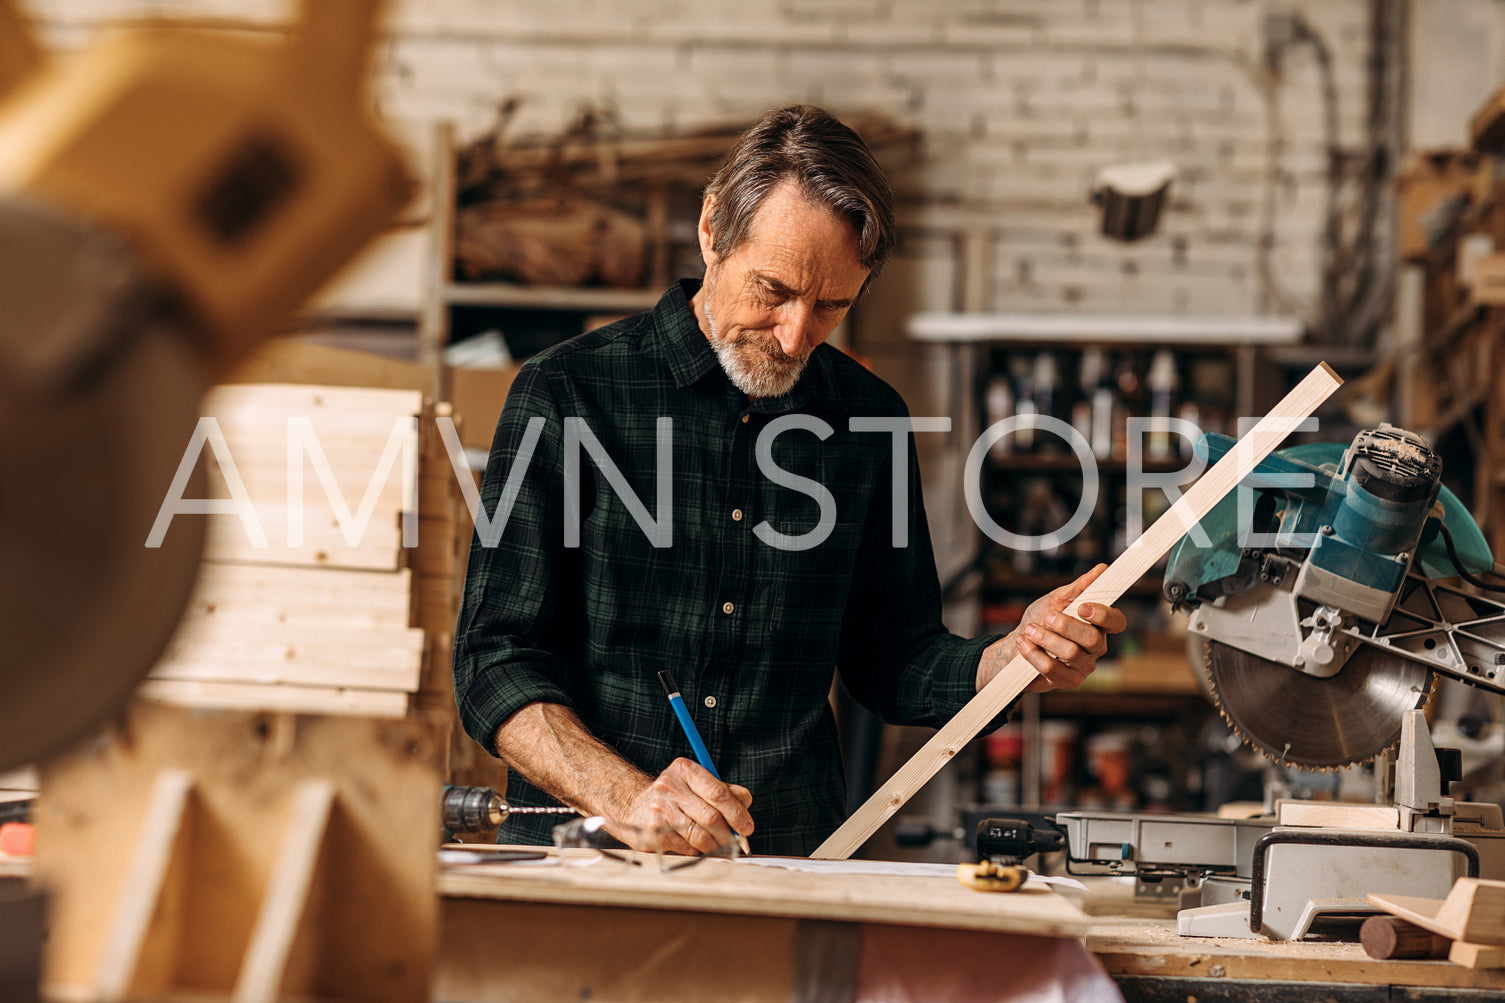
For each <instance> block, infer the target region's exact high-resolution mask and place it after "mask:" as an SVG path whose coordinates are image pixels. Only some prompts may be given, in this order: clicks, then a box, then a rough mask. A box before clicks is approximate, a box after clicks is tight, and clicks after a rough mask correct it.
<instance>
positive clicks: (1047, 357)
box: [1032, 351, 1067, 453]
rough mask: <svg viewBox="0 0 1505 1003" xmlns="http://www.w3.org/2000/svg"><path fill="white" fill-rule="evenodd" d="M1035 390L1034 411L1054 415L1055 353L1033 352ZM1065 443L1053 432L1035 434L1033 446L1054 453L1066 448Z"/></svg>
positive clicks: (1057, 376) (1057, 382) (1057, 373)
mask: <svg viewBox="0 0 1505 1003" xmlns="http://www.w3.org/2000/svg"><path fill="white" fill-rule="evenodd" d="M1032 382H1033V384H1034V391H1035V413H1036V414H1038V415H1041V416H1043V417H1047V418H1054V417H1056V408H1057V407H1058V406H1059V400H1058V397H1059V393H1060V371H1059V369H1058V368H1057V366H1056V353H1055V352H1051V351H1041V352H1037V353H1036V354H1035V368H1034V376H1033V380H1032ZM1066 445H1067V444H1066V443H1065V442H1062V441H1061V437H1060V436H1058V435H1056V434H1054V433H1047V434H1044V435H1036V436H1035V448H1036V449H1037V450H1039V451H1041V452H1048V453H1055V452H1059V451H1060V450H1062V449H1064V448H1066Z"/></svg>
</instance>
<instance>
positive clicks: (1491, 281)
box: [1474, 254, 1505, 306]
mask: <svg viewBox="0 0 1505 1003" xmlns="http://www.w3.org/2000/svg"><path fill="white" fill-rule="evenodd" d="M1474 302H1475V303H1482V304H1484V305H1485V306H1505V254H1486V255H1484V256H1483V257H1481V258H1479V259H1478V260H1477V261H1475V262H1474Z"/></svg>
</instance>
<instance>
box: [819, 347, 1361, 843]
mask: <svg viewBox="0 0 1505 1003" xmlns="http://www.w3.org/2000/svg"><path fill="white" fill-rule="evenodd" d="M1342 383H1343V381H1342V379H1340V378H1339V377H1338V375H1337V373H1335V372H1333V371H1332V370H1331V369H1330V368H1328V366H1327V365H1326V363H1323V364H1321V365H1319V366H1317V368H1316V369H1313V370H1312V371H1311V372H1310V373H1309V374H1307V376H1306V378H1305V379H1303V380H1302V381H1301V382H1300V383H1299V384H1297V386H1296V388H1295V389H1293V390H1292V391H1291V392H1290V393H1289V394H1287V395H1286V396H1285V397H1284V398H1283V399H1282V400H1281V401H1280V403H1279V404H1277V405H1275V407H1274V409H1273V410H1271V411H1270V413H1269V414H1267V415H1265V417H1264V418H1261V419H1260V421H1259V423H1258V424H1256V425H1255V426H1254V428H1252V429H1250V431H1249V433H1248V434H1247V435H1245V436H1244V437H1243V438H1242V439H1240V440H1239V441H1238V443H1237V444H1236V445H1235V446H1234V448H1233V449H1232V450H1230V451H1229V453H1228V454H1227V455H1226V456H1224V457H1223V458H1222V459H1221V460H1219V461H1218V462H1217V463H1216V464H1214V465H1213V467H1212V469H1210V470H1208V471H1207V472H1206V473H1205V474H1203V475H1202V476H1201V477H1200V478H1198V479H1197V482H1196V483H1195V484H1193V485H1192V486H1191V487H1190V488H1189V489H1188V490H1187V491H1186V493H1185V494H1183V495H1182V496H1181V497H1180V498H1179V499H1177V501H1176V503H1175V504H1174V505H1172V506H1171V507H1170V508H1169V509H1168V510H1167V511H1166V512H1165V513H1164V514H1163V515H1162V516H1161V517H1160V518H1159V519H1157V520H1155V522H1154V524H1153V525H1151V526H1150V528H1149V529H1148V530H1146V531H1145V533H1144V534H1143V535H1142V536H1140V537H1139V539H1137V540H1135V541H1134V542H1133V543H1132V544H1130V545H1129V548H1128V549H1127V550H1126V551H1124V553H1123V554H1122V555H1120V556H1119V557H1118V559H1117V560H1115V561H1114V562H1113V563H1112V564H1111V565H1109V567H1108V569H1107V570H1106V571H1104V572H1103V574H1102V576H1101V577H1099V578H1098V579H1097V581H1095V582H1093V583H1092V585H1091V586H1089V587H1088V588H1087V590H1086V591H1085V592H1083V593H1082V595H1081V596H1080V597H1079V598H1078V599H1077V600H1076V602H1075V603H1073V606H1074V607H1079V606H1080V605H1081V604H1082V603H1088V602H1091V603H1101V604H1103V605H1106V606H1111V605H1113V604H1114V603H1115V602H1117V601H1118V598H1119V596H1121V595H1123V593H1124V592H1125V590H1127V589H1128V588H1129V587H1130V586H1131V585H1133V584H1134V583H1135V582H1136V581H1138V580H1139V579H1140V578H1141V577H1143V576H1144V575H1145V574H1146V573H1147V572H1148V571H1149V570H1150V568H1151V567H1153V566H1154V564H1155V562H1156V561H1158V560H1159V559H1160V558H1161V557H1162V556H1163V555H1164V554H1165V553H1166V552H1167V551H1168V550H1170V548H1171V547H1172V546H1174V545H1175V543H1176V541H1178V540H1179V539H1181V537H1182V536H1183V535H1184V534H1185V533H1186V532H1187V530H1189V529H1190V528H1191V527H1192V526H1194V525H1196V524H1197V522H1198V521H1199V520H1200V519H1201V518H1202V517H1203V516H1204V515H1206V514H1207V512H1208V511H1209V510H1210V509H1211V508H1212V507H1213V506H1214V505H1215V504H1217V503H1218V501H1220V500H1221V499H1222V498H1223V496H1224V495H1226V494H1228V492H1230V491H1232V490H1233V489H1234V488H1235V487H1236V486H1237V485H1238V483H1239V481H1241V480H1243V479H1244V477H1245V476H1247V475H1248V474H1249V473H1250V472H1251V471H1252V470H1253V469H1254V467H1255V466H1256V465H1257V464H1258V463H1259V461H1260V460H1262V459H1264V458H1265V457H1266V456H1267V455H1269V454H1270V452H1271V451H1273V450H1274V449H1275V448H1276V447H1277V446H1279V445H1280V444H1281V442H1282V441H1284V440H1285V438H1286V436H1288V435H1290V434H1291V433H1292V432H1293V431H1295V430H1296V427H1297V426H1298V425H1300V424H1301V422H1303V421H1305V420H1306V418H1307V417H1308V416H1309V415H1310V414H1312V412H1314V411H1316V410H1317V408H1318V406H1319V405H1321V403H1322V402H1323V401H1324V400H1326V399H1327V398H1328V397H1329V396H1331V395H1332V393H1333V391H1335V390H1337V389H1338V387H1339V386H1341V385H1342ZM1036 676H1037V673H1036V672H1035V670H1034V668H1033V667H1032V666H1031V665H1030V664H1029V662H1028V661H1027V660H1026V659H1025V658H1024V657H1023V656H1022V655H1016V656H1015V657H1014V658H1013V659H1012V660H1010V662H1009V663H1008V665H1006V666H1005V667H1004V669H1003V671H1001V672H999V673H998V675H997V676H995V677H994V678H993V679H992V681H991V682H989V683H988V685H987V686H985V687H983V689H982V691H981V692H980V693H978V694H977V695H976V696H975V697H973V698H972V699H971V700H970V701H969V702H968V703H967V705H966V706H965V707H963V708H962V709H961V710H960V711H958V712H957V714H956V716H955V717H953V718H952V719H951V720H950V721H948V722H946V724H945V725H944V726H943V727H942V728H941V729H940V730H939V731H937V732H936V734H935V736H934V737H932V738H931V739H930V741H928V742H926V743H925V745H924V746H923V747H921V749H920V751H919V752H917V753H915V755H914V756H913V757H911V758H910V760H909V762H907V763H905V764H904V765H903V766H902V767H900V768H899V770H898V772H896V773H895V774H894V775H893V776H892V777H891V778H889V780H888V782H887V783H885V784H883V785H882V786H881V787H879V788H878V790H877V791H876V792H875V793H874V794H873V795H872V797H870V798H868V800H867V801H866V802H865V803H864V804H863V805H862V806H861V807H860V808H858V809H857V811H856V812H854V813H853V815H852V817H851V818H849V819H847V821H846V822H845V823H843V824H842V825H841V827H840V828H838V829H837V830H836V831H835V832H834V833H832V834H831V835H830V837H828V838H827V839H826V841H825V842H823V843H822V844H821V845H820V846H819V847H817V848H816V850H815V853H814V854H812V856H815V857H827V858H835V859H845V858H847V857H850V856H851V855H852V854H853V853H854V852H855V851H856V850H857V848H858V847H860V846H861V845H862V844H863V843H865V842H867V840H868V838H869V837H871V836H872V834H873V833H875V832H877V831H878V827H879V826H881V825H882V824H883V823H884V822H885V821H887V820H888V818H889V817H890V816H892V815H893V814H894V813H895V812H897V811H898V810H899V809H900V808H901V807H903V806H904V804H905V803H906V802H907V801H908V800H909V799H910V798H911V797H913V796H914V794H915V793H916V792H917V791H918V790H919V789H920V788H921V787H923V786H924V785H925V783H926V781H928V780H929V779H930V778H931V777H933V776H934V775H935V774H936V772H937V771H938V770H939V769H940V768H941V767H942V766H944V765H945V764H946V763H948V762H950V761H951V759H952V757H953V756H955V755H956V754H957V753H958V752H960V751H961V749H962V747H963V746H965V745H966V744H967V743H968V742H970V741H971V740H972V739H973V738H974V737H976V735H977V733H978V732H979V731H981V730H982V728H983V726H985V725H986V724H987V723H988V722H989V721H991V720H993V719H994V718H995V717H997V716H998V715H999V714H1000V713H1001V712H1002V711H1003V709H1004V708H1005V707H1007V706H1008V705H1009V704H1010V703H1012V702H1013V701H1014V700H1015V699H1016V698H1017V697H1018V696H1019V694H1021V693H1023V692H1024V689H1025V687H1026V686H1028V685H1029V684H1030V683H1031V682H1032V681H1034V679H1035V678H1036Z"/></svg>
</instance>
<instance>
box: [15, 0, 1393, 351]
mask: <svg viewBox="0 0 1505 1003" xmlns="http://www.w3.org/2000/svg"><path fill="white" fill-rule="evenodd" d="M28 5H29V6H30V8H31V10H32V11H33V13H34V15H35V16H37V17H38V18H39V19H40V20H41V22H42V24H43V26H44V29H45V30H47V31H48V32H49V33H50V37H51V38H52V39H53V40H54V41H55V42H60V43H62V44H73V43H76V42H78V41H80V40H81V39H82V38H84V37H87V34H88V32H89V31H90V30H91V29H92V27H93V26H95V25H97V24H99V23H102V22H108V21H111V20H114V19H119V18H126V17H135V16H139V15H141V14H143V13H155V14H162V15H167V16H173V17H207V18H212V17H227V18H228V17H235V18H252V19H256V20H259V21H261V22H263V23H267V24H274V23H277V22H278V21H280V20H283V19H285V17H286V16H287V12H288V11H289V10H290V4H289V3H287V2H286V0H259V2H258V0H233V2H227V0H176V2H172V0H156V2H152V0H48V2H45V3H44V2H42V0H29V3H28ZM1370 6H1371V4H1370V2H1369V0H1332V2H1329V3H1323V4H1316V5H1307V7H1308V8H1309V9H1308V10H1307V11H1305V12H1304V13H1303V15H1302V16H1303V17H1304V18H1305V19H1306V21H1307V22H1308V23H1309V24H1310V25H1311V27H1312V29H1313V32H1314V33H1315V35H1316V36H1318V37H1319V38H1320V39H1321V40H1322V43H1323V44H1325V45H1326V46H1327V48H1328V49H1329V50H1330V52H1331V63H1332V83H1333V85H1334V88H1335V93H1336V97H1337V110H1338V117H1337V137H1336V138H1337V141H1338V143H1339V144H1340V145H1342V146H1345V147H1350V148H1358V147H1360V146H1361V145H1362V143H1363V141H1364V139H1365V135H1364V123H1365V121H1366V116H1367V114H1368V108H1367V100H1368V98H1367V88H1368V86H1369V74H1368V70H1367V67H1366V61H1367V60H1368V58H1369V54H1370V50H1371V40H1370V33H1369V27H1368V22H1369V9H1370ZM1291 9H1292V8H1291V6H1290V5H1288V4H1286V3H1281V2H1250V0H1051V2H1048V3H1044V2H1025V0H1012V2H1011V0H935V2H927V3H900V2H896V0H744V2H738V3H726V2H723V0H654V2H642V3H620V2H610V0H551V2H550V3H547V4H538V3H532V2H525V0H406V2H398V3H395V4H394V5H393V11H392V12H393V19H392V31H391V38H390V41H389V43H388V44H387V45H386V46H385V47H384V50H383V52H382V55H381V60H380V74H381V82H380V85H379V95H380V103H381V106H382V108H383V110H384V111H385V112H386V113H387V114H389V115H392V116H396V117H399V118H403V119H407V120H413V121H419V122H422V121H428V120H436V119H441V118H449V119H452V120H454V121H455V122H456V123H457V124H458V126H459V131H460V134H461V136H462V137H465V136H469V135H474V134H475V133H477V132H479V131H480V130H482V129H484V128H485V127H486V126H487V125H489V124H490V123H491V121H492V120H493V118H494V115H495V111H496V107H497V105H498V103H499V102H500V101H501V100H502V99H504V98H506V97H508V96H512V95H516V96H519V97H521V98H522V99H523V102H524V103H523V105H522V107H521V109H520V111H519V113H518V117H517V119H516V128H517V129H519V130H520V131H521V130H526V129H536V130H538V131H542V132H550V133H552V132H555V131H557V130H558V129H559V128H561V126H562V125H563V124H564V123H565V122H566V121H568V120H569V118H570V117H571V116H572V115H573V113H574V112H575V111H576V109H577V108H578V107H579V106H580V104H581V103H583V102H592V103H597V104H602V105H606V106H609V107H612V108H614V109H615V110H616V112H617V114H618V116H619V118H620V120H621V122H622V123H623V125H624V126H626V127H627V128H629V129H658V128H662V129H666V130H677V129H685V128H690V127H694V126H697V125H702V124H707V123H711V122H716V123H721V122H725V121H727V120H729V119H731V120H735V119H739V118H746V117H749V116H751V115H753V114H755V113H756V112H757V111H759V110H761V109H763V108H765V107H768V106H770V105H774V104H779V103H786V102H791V101H813V102H817V103H820V104H823V105H826V106H828V107H829V108H831V109H832V110H834V111H836V112H838V113H842V112H847V113H852V112H871V113H881V114H884V115H887V116H890V117H892V118H893V119H894V120H896V121H897V122H899V123H902V124H906V125H912V126H914V127H916V128H917V129H919V130H920V132H921V135H922V141H921V145H920V149H919V150H918V151H917V156H916V157H915V158H913V159H912V160H906V161H905V162H901V163H896V164H895V165H894V167H895V180H896V182H897V183H898V186H899V188H900V190H901V192H902V193H903V195H904V197H905V201H906V204H907V205H908V207H909V211H908V212H907V213H906V219H907V220H908V221H909V222H910V223H912V224H924V225H930V226H933V227H935V228H937V229H940V230H942V231H948V230H952V229H955V228H957V227H958V226H959V225H960V224H965V226H967V227H973V228H976V227H984V228H988V229H989V230H990V232H989V233H988V234H987V235H986V237H985V240H986V247H987V250H988V251H990V252H991V253H990V254H989V255H988V258H989V259H990V263H989V265H988V267H987V274H988V277H989V280H990V281H989V284H988V288H987V289H986V290H985V291H983V292H982V294H981V299H980V301H979V302H977V303H976V304H975V305H979V306H982V307H984V308H989V309H1008V310H1013V309H1029V310H1068V311H1070V310H1080V311H1089V312H1133V313H1151V312H1153V313H1230V314H1247V313H1253V312H1271V311H1274V312H1296V311H1302V310H1307V311H1309V310H1310V309H1311V305H1312V304H1313V303H1314V302H1315V298H1316V293H1317V289H1316V283H1317V282H1318V281H1319V268H1318V264H1319V240H1318V238H1319V233H1320V230H1321V227H1322V225H1323V212H1324V208H1325V204H1326V203H1325V199H1326V192H1327V184H1326V176H1327V166H1328V165H1327V158H1326V155H1325V152H1324V150H1325V145H1326V139H1325V136H1324V119H1323V115H1324V111H1323V102H1322V101H1321V100H1320V96H1321V80H1320V78H1319V74H1318V72H1317V64H1316V60H1315V59H1314V58H1313V56H1312V52H1313V51H1314V50H1313V49H1312V48H1311V47H1310V46H1307V47H1301V46H1295V47H1292V48H1291V49H1290V50H1289V51H1288V52H1287V53H1286V57H1285V60H1284V65H1283V71H1282V73H1281V74H1280V75H1279V76H1278V77H1276V76H1270V75H1268V74H1267V73H1266V72H1265V69H1264V56H1263V53H1264V50H1265V45H1266V41H1267V38H1268V37H1269V36H1270V35H1271V30H1270V29H1269V28H1267V18H1269V17H1270V16H1271V15H1278V14H1282V13H1288V12H1289V11H1290V10H1291ZM1283 24H1284V22H1282V21H1280V20H1279V19H1277V20H1275V21H1273V22H1270V25H1271V26H1272V27H1273V29H1274V31H1275V32H1277V33H1278V32H1279V31H1280V30H1281V29H1282V25H1283ZM1161 157H1169V158H1171V159H1173V160H1175V161H1176V163H1177V164H1178V166H1179V168H1180V171H1181V174H1180V178H1179V180H1178V182H1177V184H1176V186H1175V188H1174V190H1173V195H1174V199H1173V202H1172V204H1171V206H1170V209H1169V213H1168V214H1167V216H1166V217H1165V218H1164V219H1163V222H1162V227H1161V232H1160V233H1159V234H1157V235H1156V236H1155V237H1153V238H1152V239H1150V240H1147V241H1145V242H1143V243H1141V244H1138V245H1132V246H1126V245H1121V244H1116V243H1113V242H1110V241H1108V240H1106V239H1104V238H1102V237H1101V236H1098V235H1096V234H1095V228H1096V213H1095V212H1094V210H1093V209H1092V207H1091V206H1089V205H1088V203H1087V192H1088V190H1089V188H1090V186H1091V182H1092V179H1093V177H1094V175H1095V173H1096V171H1097V170H1098V169H1099V168H1100V167H1102V166H1104V165H1106V164H1111V163H1115V162H1121V161H1125V160H1137V159H1158V158H1161ZM1267 205H1268V206H1269V209H1270V216H1269V218H1268V219H1266V218H1265V217H1264V216H1263V213H1264V212H1265V207H1266V206H1267ZM1262 236H1263V237H1267V239H1268V244H1269V248H1270V254H1269V256H1268V262H1269V266H1270V274H1269V275H1268V276H1262V275H1261V259H1260V255H1259V247H1260V243H1261V240H1262ZM921 251H922V252H924V251H925V249H924V248H923V247H922V248H921ZM928 256H930V255H928V254H927V253H921V254H919V255H917V257H920V258H925V257H928ZM927 271H928V272H929V273H930V278H931V279H932V280H935V279H937V278H939V279H941V280H942V281H939V282H935V281H932V282H931V283H930V287H929V288H924V289H915V290H913V291H912V293H911V294H910V295H913V296H918V297H919V298H920V300H921V302H919V303H918V304H914V305H919V306H926V307H933V306H943V307H949V306H954V305H959V304H955V303H954V302H952V301H953V300H954V299H955V296H956V292H955V285H956V282H955V281H954V280H953V281H951V282H946V281H944V279H945V278H946V277H947V274H948V273H949V272H951V271H952V266H951V265H949V264H947V265H942V266H939V268H937V267H930V268H928V269H927ZM937 271H939V274H938V275H937V274H936V273H937ZM953 279H954V276H953ZM899 305H900V304H895V306H899ZM898 320H899V318H898V317H897V316H891V317H889V318H887V319H886V320H883V321H881V322H880V321H879V320H878V319H877V318H865V323H868V325H869V330H866V331H864V332H863V334H864V335H865V336H866V338H867V340H868V341H869V342H872V341H877V342H879V343H881V342H885V341H889V340H892V338H893V337H894V335H895V332H896V329H897V322H898Z"/></svg>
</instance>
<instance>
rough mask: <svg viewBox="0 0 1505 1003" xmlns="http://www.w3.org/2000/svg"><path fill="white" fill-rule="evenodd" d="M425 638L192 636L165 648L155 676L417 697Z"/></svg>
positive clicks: (405, 634)
mask: <svg viewBox="0 0 1505 1003" xmlns="http://www.w3.org/2000/svg"><path fill="white" fill-rule="evenodd" d="M252 626H253V627H254V625H252ZM423 637H424V633H423V631H421V630H419V629H417V628H416V627H411V628H408V627H405V628H403V629H401V630H387V631H382V632H376V631H366V632H360V633H355V632H329V631H317V630H303V629H293V628H287V627H284V628H282V629H280V630H278V631H275V632H272V631H265V630H236V629H234V628H233V627H232V628H227V629H224V630H220V629H214V628H210V629H206V630H190V631H188V632H186V633H185V632H180V633H179V634H178V635H177V636H176V637H174V638H173V639H172V640H171V641H170V642H168V645H167V649H166V650H165V651H164V652H163V653H162V659H161V660H160V661H159V662H158V663H157V665H156V667H155V668H154V669H152V676H153V677H154V678H157V679H194V680H199V681H203V682H234V683H238V682H255V683H290V684H292V685H301V686H331V687H358V688H361V689H376V690H403V691H412V690H415V689H417V688H418V675H419V669H420V666H421V659H422V656H423Z"/></svg>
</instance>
